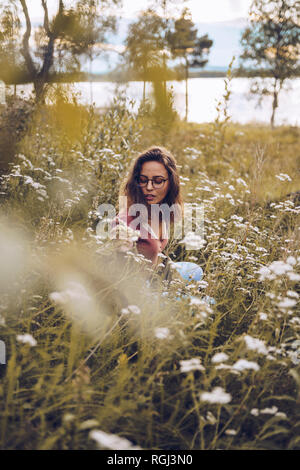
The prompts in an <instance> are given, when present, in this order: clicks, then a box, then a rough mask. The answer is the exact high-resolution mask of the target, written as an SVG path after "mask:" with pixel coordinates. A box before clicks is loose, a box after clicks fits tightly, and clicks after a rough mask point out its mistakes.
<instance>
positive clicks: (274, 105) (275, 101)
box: [271, 80, 278, 129]
mask: <svg viewBox="0 0 300 470" xmlns="http://www.w3.org/2000/svg"><path fill="white" fill-rule="evenodd" d="M277 108H278V90H277V80H275V83H274V89H273V103H272V116H271V128H272V129H274V120H275V113H276V109H277Z"/></svg>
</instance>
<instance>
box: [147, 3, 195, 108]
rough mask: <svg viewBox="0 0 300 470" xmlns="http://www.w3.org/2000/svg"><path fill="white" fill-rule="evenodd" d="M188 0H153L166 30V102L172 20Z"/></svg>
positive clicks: (164, 52)
mask: <svg viewBox="0 0 300 470" xmlns="http://www.w3.org/2000/svg"><path fill="white" fill-rule="evenodd" d="M186 2H187V0H153V6H154V8H155V9H156V11H158V12H159V10H160V16H161V17H162V20H163V22H164V29H163V40H164V49H163V54H162V61H163V74H162V76H163V88H164V93H165V98H164V99H165V100H167V99H168V98H167V80H166V77H167V61H168V56H169V53H168V49H169V43H168V32H169V29H170V27H171V23H172V18H173V17H174V16H175V15H176V14H178V8H179V7H180V8H182V4H183V3H186Z"/></svg>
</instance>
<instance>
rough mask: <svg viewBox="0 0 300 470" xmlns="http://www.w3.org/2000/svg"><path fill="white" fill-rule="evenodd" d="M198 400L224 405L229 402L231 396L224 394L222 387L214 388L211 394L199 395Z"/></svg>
mask: <svg viewBox="0 0 300 470" xmlns="http://www.w3.org/2000/svg"><path fill="white" fill-rule="evenodd" d="M200 400H202V401H206V402H208V403H219V404H226V403H229V402H230V401H231V395H230V393H227V392H225V390H224V389H223V388H222V387H215V388H214V389H213V391H212V392H202V393H200Z"/></svg>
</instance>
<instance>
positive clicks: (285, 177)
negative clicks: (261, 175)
mask: <svg viewBox="0 0 300 470" xmlns="http://www.w3.org/2000/svg"><path fill="white" fill-rule="evenodd" d="M275 178H277V179H278V180H280V181H292V179H291V177H290V176H289V175H287V174H286V173H279V175H275Z"/></svg>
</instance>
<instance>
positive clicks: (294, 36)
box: [240, 0, 300, 128]
mask: <svg viewBox="0 0 300 470" xmlns="http://www.w3.org/2000/svg"><path fill="white" fill-rule="evenodd" d="M249 16H250V18H249V19H250V24H249V26H248V27H247V28H246V29H245V30H244V32H243V35H242V38H241V45H242V47H243V53H242V55H241V56H240V64H241V65H240V71H242V72H243V74H246V75H248V76H250V77H253V76H254V75H256V76H257V75H258V76H259V77H260V80H257V79H253V81H252V86H251V90H250V91H251V92H252V93H255V94H258V95H259V97H260V99H261V98H262V97H263V96H264V95H272V97H273V99H272V114H271V127H272V128H273V127H274V121H275V113H276V110H277V108H278V100H279V93H280V91H281V90H282V89H283V87H284V84H285V82H286V80H287V79H290V78H293V77H294V76H296V75H297V74H298V73H299V58H300V1H299V0H254V1H253V3H252V5H251V7H250V12H249ZM266 79H267V80H266ZM270 79H271V87H270Z"/></svg>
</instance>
